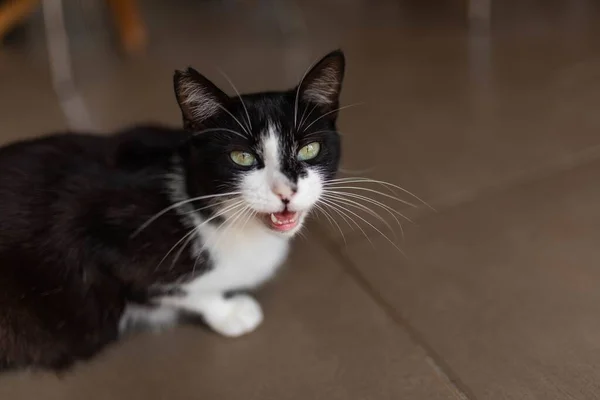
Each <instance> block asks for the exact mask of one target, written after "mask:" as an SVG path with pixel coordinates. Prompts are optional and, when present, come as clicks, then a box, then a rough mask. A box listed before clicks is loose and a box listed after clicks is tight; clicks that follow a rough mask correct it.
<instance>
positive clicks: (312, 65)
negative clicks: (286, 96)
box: [294, 58, 319, 130]
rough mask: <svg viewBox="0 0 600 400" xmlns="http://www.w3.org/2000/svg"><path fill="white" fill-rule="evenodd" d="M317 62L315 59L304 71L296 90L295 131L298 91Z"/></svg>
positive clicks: (295, 125)
mask: <svg viewBox="0 0 600 400" xmlns="http://www.w3.org/2000/svg"><path fill="white" fill-rule="evenodd" d="M317 61H319V59H318V58H317V59H315V60H314V61H313V62H312V63H311V64H310V65H309V66H308V68H307V69H306V71H304V74H302V79H300V83H299V84H298V87H297V88H296V98H295V99H294V128H295V129H296V130H297V129H298V100H299V97H300V89H301V88H302V84H303V83H304V79H306V75H308V73H309V72H310V70H311V69H312V67H314V66H315V65H316V64H317Z"/></svg>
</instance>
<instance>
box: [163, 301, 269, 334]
mask: <svg viewBox="0 0 600 400" xmlns="http://www.w3.org/2000/svg"><path fill="white" fill-rule="evenodd" d="M161 303H162V304H164V305H166V306H171V307H177V308H180V309H183V310H186V311H191V312H194V313H198V314H200V315H202V317H203V318H204V321H205V322H206V323H207V324H208V326H209V327H210V328H212V329H213V330H214V331H215V332H217V333H219V334H221V335H223V336H227V337H237V336H241V335H244V334H246V333H250V332H252V331H254V330H255V329H256V328H257V327H258V326H259V325H260V323H261V322H262V320H263V312H262V309H261V307H260V304H258V302H257V301H256V300H255V299H254V298H252V297H251V296H249V295H245V294H238V295H235V296H232V297H225V296H224V295H223V294H222V293H214V294H187V295H185V296H181V297H165V298H163V299H162V300H161Z"/></svg>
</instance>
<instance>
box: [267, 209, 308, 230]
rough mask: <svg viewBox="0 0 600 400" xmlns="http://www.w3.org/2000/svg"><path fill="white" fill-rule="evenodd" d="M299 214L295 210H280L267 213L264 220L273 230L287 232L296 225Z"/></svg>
mask: <svg viewBox="0 0 600 400" xmlns="http://www.w3.org/2000/svg"><path fill="white" fill-rule="evenodd" d="M299 216H300V214H299V213H297V212H292V211H282V212H278V213H271V214H267V218H266V222H267V224H268V226H269V227H270V228H271V229H273V230H275V231H278V232H289V231H291V230H292V229H294V228H295V227H296V226H298V221H299Z"/></svg>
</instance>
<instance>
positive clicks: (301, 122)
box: [297, 104, 317, 131]
mask: <svg viewBox="0 0 600 400" xmlns="http://www.w3.org/2000/svg"><path fill="white" fill-rule="evenodd" d="M316 108H317V104H315V105H314V106H313V107H312V108H311V109H310V112H309V113H308V115H306V120H305V119H304V117H305V114H306V110H308V105H307V106H306V107H305V108H304V112H303V113H302V117H301V118H300V124H298V128H297V130H298V131H299V130H301V129H302V125H304V123H305V122H306V121H307V120H308V119H309V118H310V116H311V115H312V113H313V112H314V111H315V109H316Z"/></svg>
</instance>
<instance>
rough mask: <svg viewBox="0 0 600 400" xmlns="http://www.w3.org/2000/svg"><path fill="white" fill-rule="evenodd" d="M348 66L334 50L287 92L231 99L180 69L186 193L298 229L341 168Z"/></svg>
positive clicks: (270, 224) (275, 228)
mask: <svg viewBox="0 0 600 400" xmlns="http://www.w3.org/2000/svg"><path fill="white" fill-rule="evenodd" d="M344 64H345V61H344V55H343V53H342V52H341V51H334V52H332V53H330V54H328V55H327V56H325V57H324V58H323V59H321V60H320V61H319V62H318V63H316V64H315V65H314V67H312V69H310V70H309V71H308V72H307V73H306V74H305V76H304V77H303V79H302V80H301V82H300V83H299V84H298V86H297V87H295V88H293V89H291V90H289V91H283V92H266V93H255V94H248V95H242V96H239V95H236V96H231V97H230V96H228V95H226V94H225V93H224V92H223V91H221V90H220V89H219V88H217V87H216V86H215V85H214V84H213V83H212V82H210V81H209V80H208V79H206V78H205V77H204V76H202V75H201V74H199V73H198V72H197V71H195V70H193V69H188V70H186V71H178V72H176V73H175V77H174V83H175V93H176V96H177V101H178V103H179V106H180V108H181V111H182V114H183V120H184V126H185V129H186V130H188V131H190V132H192V134H193V137H192V140H191V141H190V145H189V148H188V149H187V151H188V155H187V156H186V162H187V165H186V167H187V168H186V169H187V190H188V192H189V195H190V196H192V197H197V196H198V197H199V196H214V197H211V199H212V200H213V201H212V211H213V214H214V215H223V216H225V217H227V218H228V219H233V218H238V219H239V220H240V221H244V220H247V219H249V218H255V219H257V220H259V221H260V222H261V223H262V224H263V225H264V227H265V228H267V229H269V230H271V231H272V232H275V233H278V234H282V235H286V236H291V235H293V234H294V233H296V232H297V231H298V230H299V229H300V227H301V226H302V224H303V222H304V220H305V218H306V216H307V214H308V213H309V212H310V211H312V210H313V209H314V208H315V205H316V204H317V202H318V201H319V200H320V198H321V195H322V193H323V190H324V185H325V183H326V182H327V180H329V179H331V178H333V177H334V175H335V174H336V172H337V169H338V164H339V160H340V138H339V134H338V132H337V131H336V119H337V114H338V108H339V96H340V91H341V87H342V79H343V76H344ZM227 193H231V195H230V196H222V195H225V194H227ZM243 210H244V211H243ZM251 215H252V216H251Z"/></svg>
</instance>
